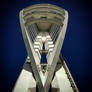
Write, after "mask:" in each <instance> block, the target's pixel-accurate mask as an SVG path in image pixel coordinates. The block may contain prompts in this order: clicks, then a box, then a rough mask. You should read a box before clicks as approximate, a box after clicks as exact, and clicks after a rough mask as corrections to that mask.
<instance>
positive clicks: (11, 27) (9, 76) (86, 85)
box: [0, 0, 92, 92]
mask: <svg viewBox="0 0 92 92" xmlns="http://www.w3.org/2000/svg"><path fill="white" fill-rule="evenodd" d="M36 3H50V4H55V5H58V6H60V7H62V8H64V9H66V10H67V11H68V13H69V22H68V27H67V32H66V36H65V40H64V44H63V48H62V51H61V52H62V54H63V57H64V59H65V61H66V63H67V65H68V67H69V69H70V71H71V74H72V76H73V78H74V80H75V82H76V84H77V86H78V88H79V90H80V92H91V91H90V90H91V86H92V79H91V78H92V72H91V70H92V67H91V66H92V28H91V27H92V25H91V24H92V23H91V20H92V16H91V15H92V14H91V11H92V3H91V2H90V1H88V0H1V1H0V92H11V91H12V89H13V87H14V84H15V82H16V80H17V78H18V75H19V74H20V71H21V69H22V67H23V64H24V61H25V59H26V57H27V52H26V48H25V44H24V41H23V38H22V34H21V28H20V23H19V12H20V10H21V9H23V8H25V7H27V6H30V5H32V4H36Z"/></svg>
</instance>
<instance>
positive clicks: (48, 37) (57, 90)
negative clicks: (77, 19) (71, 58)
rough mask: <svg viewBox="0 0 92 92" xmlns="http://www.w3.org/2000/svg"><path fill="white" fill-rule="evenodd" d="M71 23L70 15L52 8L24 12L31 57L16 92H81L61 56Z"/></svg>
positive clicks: (22, 19)
mask: <svg viewBox="0 0 92 92" xmlns="http://www.w3.org/2000/svg"><path fill="white" fill-rule="evenodd" d="M67 21H68V13H67V11H66V10H64V9H62V8H60V7H57V6H55V5H50V4H38V5H33V6H31V7H28V8H25V9H23V10H22V11H21V12H20V23H21V28H22V34H23V38H24V41H25V45H26V48H27V52H28V56H27V59H26V61H25V63H24V66H23V70H22V71H21V73H20V76H19V78H18V80H17V82H16V85H15V87H14V89H13V92H36V91H39V92H49V91H50V92H78V89H77V87H76V84H75V82H74V80H73V78H72V76H71V74H70V72H69V69H68V68H67V65H66V63H65V61H64V60H63V58H62V56H61V49H62V44H63V40H64V36H65V32H66V27H67Z"/></svg>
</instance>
